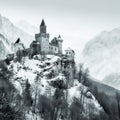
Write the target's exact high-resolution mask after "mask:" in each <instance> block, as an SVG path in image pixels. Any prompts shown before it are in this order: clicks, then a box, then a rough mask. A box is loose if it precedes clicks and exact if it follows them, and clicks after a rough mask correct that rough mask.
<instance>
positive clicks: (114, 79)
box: [102, 73, 120, 90]
mask: <svg viewBox="0 0 120 120" xmlns="http://www.w3.org/2000/svg"><path fill="white" fill-rule="evenodd" d="M102 82H103V83H105V84H107V85H109V86H111V87H114V88H117V89H119V90H120V73H112V74H110V75H108V76H106V77H105V78H104V79H103V80H102Z"/></svg>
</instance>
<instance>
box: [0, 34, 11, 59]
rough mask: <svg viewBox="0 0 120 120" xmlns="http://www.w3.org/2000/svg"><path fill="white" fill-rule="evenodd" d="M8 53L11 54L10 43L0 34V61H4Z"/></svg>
mask: <svg viewBox="0 0 120 120" xmlns="http://www.w3.org/2000/svg"><path fill="white" fill-rule="evenodd" d="M8 53H11V47H10V43H9V42H8V40H7V39H6V38H5V37H4V36H3V35H2V34H0V59H4V58H5V57H6V55H7V54H8Z"/></svg>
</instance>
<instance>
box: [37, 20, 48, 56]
mask: <svg viewBox="0 0 120 120" xmlns="http://www.w3.org/2000/svg"><path fill="white" fill-rule="evenodd" d="M46 28H47V27H46V24H45V21H44V19H42V22H41V24H40V33H38V34H35V39H36V41H37V42H39V43H40V53H41V54H48V53H49V33H47V32H46V31H47V30H46Z"/></svg>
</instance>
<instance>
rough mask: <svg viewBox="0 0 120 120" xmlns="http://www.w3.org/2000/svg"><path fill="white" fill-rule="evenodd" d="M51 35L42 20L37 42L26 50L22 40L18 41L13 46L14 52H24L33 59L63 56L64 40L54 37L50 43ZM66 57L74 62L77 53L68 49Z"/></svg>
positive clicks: (36, 37)
mask: <svg viewBox="0 0 120 120" xmlns="http://www.w3.org/2000/svg"><path fill="white" fill-rule="evenodd" d="M49 39H50V35H49V33H47V26H46V24H45V22H44V20H42V22H41V24H40V32H39V33H38V34H35V40H34V41H32V43H31V44H30V47H29V48H25V47H24V44H23V43H22V42H21V40H20V38H18V39H17V41H16V42H15V43H13V44H12V50H13V52H14V54H15V55H16V53H17V52H18V51H22V53H23V54H25V55H26V54H27V55H28V56H29V57H30V58H32V57H33V56H34V55H38V54H41V55H46V54H52V55H58V56H63V52H62V43H63V40H62V39H61V36H60V35H59V36H58V37H54V38H53V39H52V40H51V42H49ZM25 55H24V56H25ZM64 55H65V56H67V59H68V60H74V56H75V52H74V50H72V49H70V48H68V49H66V50H65V54H64Z"/></svg>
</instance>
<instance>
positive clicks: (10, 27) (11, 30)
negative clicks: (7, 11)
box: [0, 15, 34, 47]
mask: <svg viewBox="0 0 120 120" xmlns="http://www.w3.org/2000/svg"><path fill="white" fill-rule="evenodd" d="M0 33H1V34H3V35H4V36H5V37H6V38H7V39H8V40H9V43H14V42H15V41H16V40H17V38H18V37H20V38H21V41H22V42H23V43H24V44H25V46H26V47H28V46H29V44H30V43H31V41H32V40H33V39H34V37H33V36H31V35H29V34H28V33H26V32H24V31H23V30H21V29H19V28H18V27H16V26H15V25H14V24H13V23H12V22H11V21H10V20H9V19H8V18H6V17H3V16H1V15H0Z"/></svg>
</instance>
